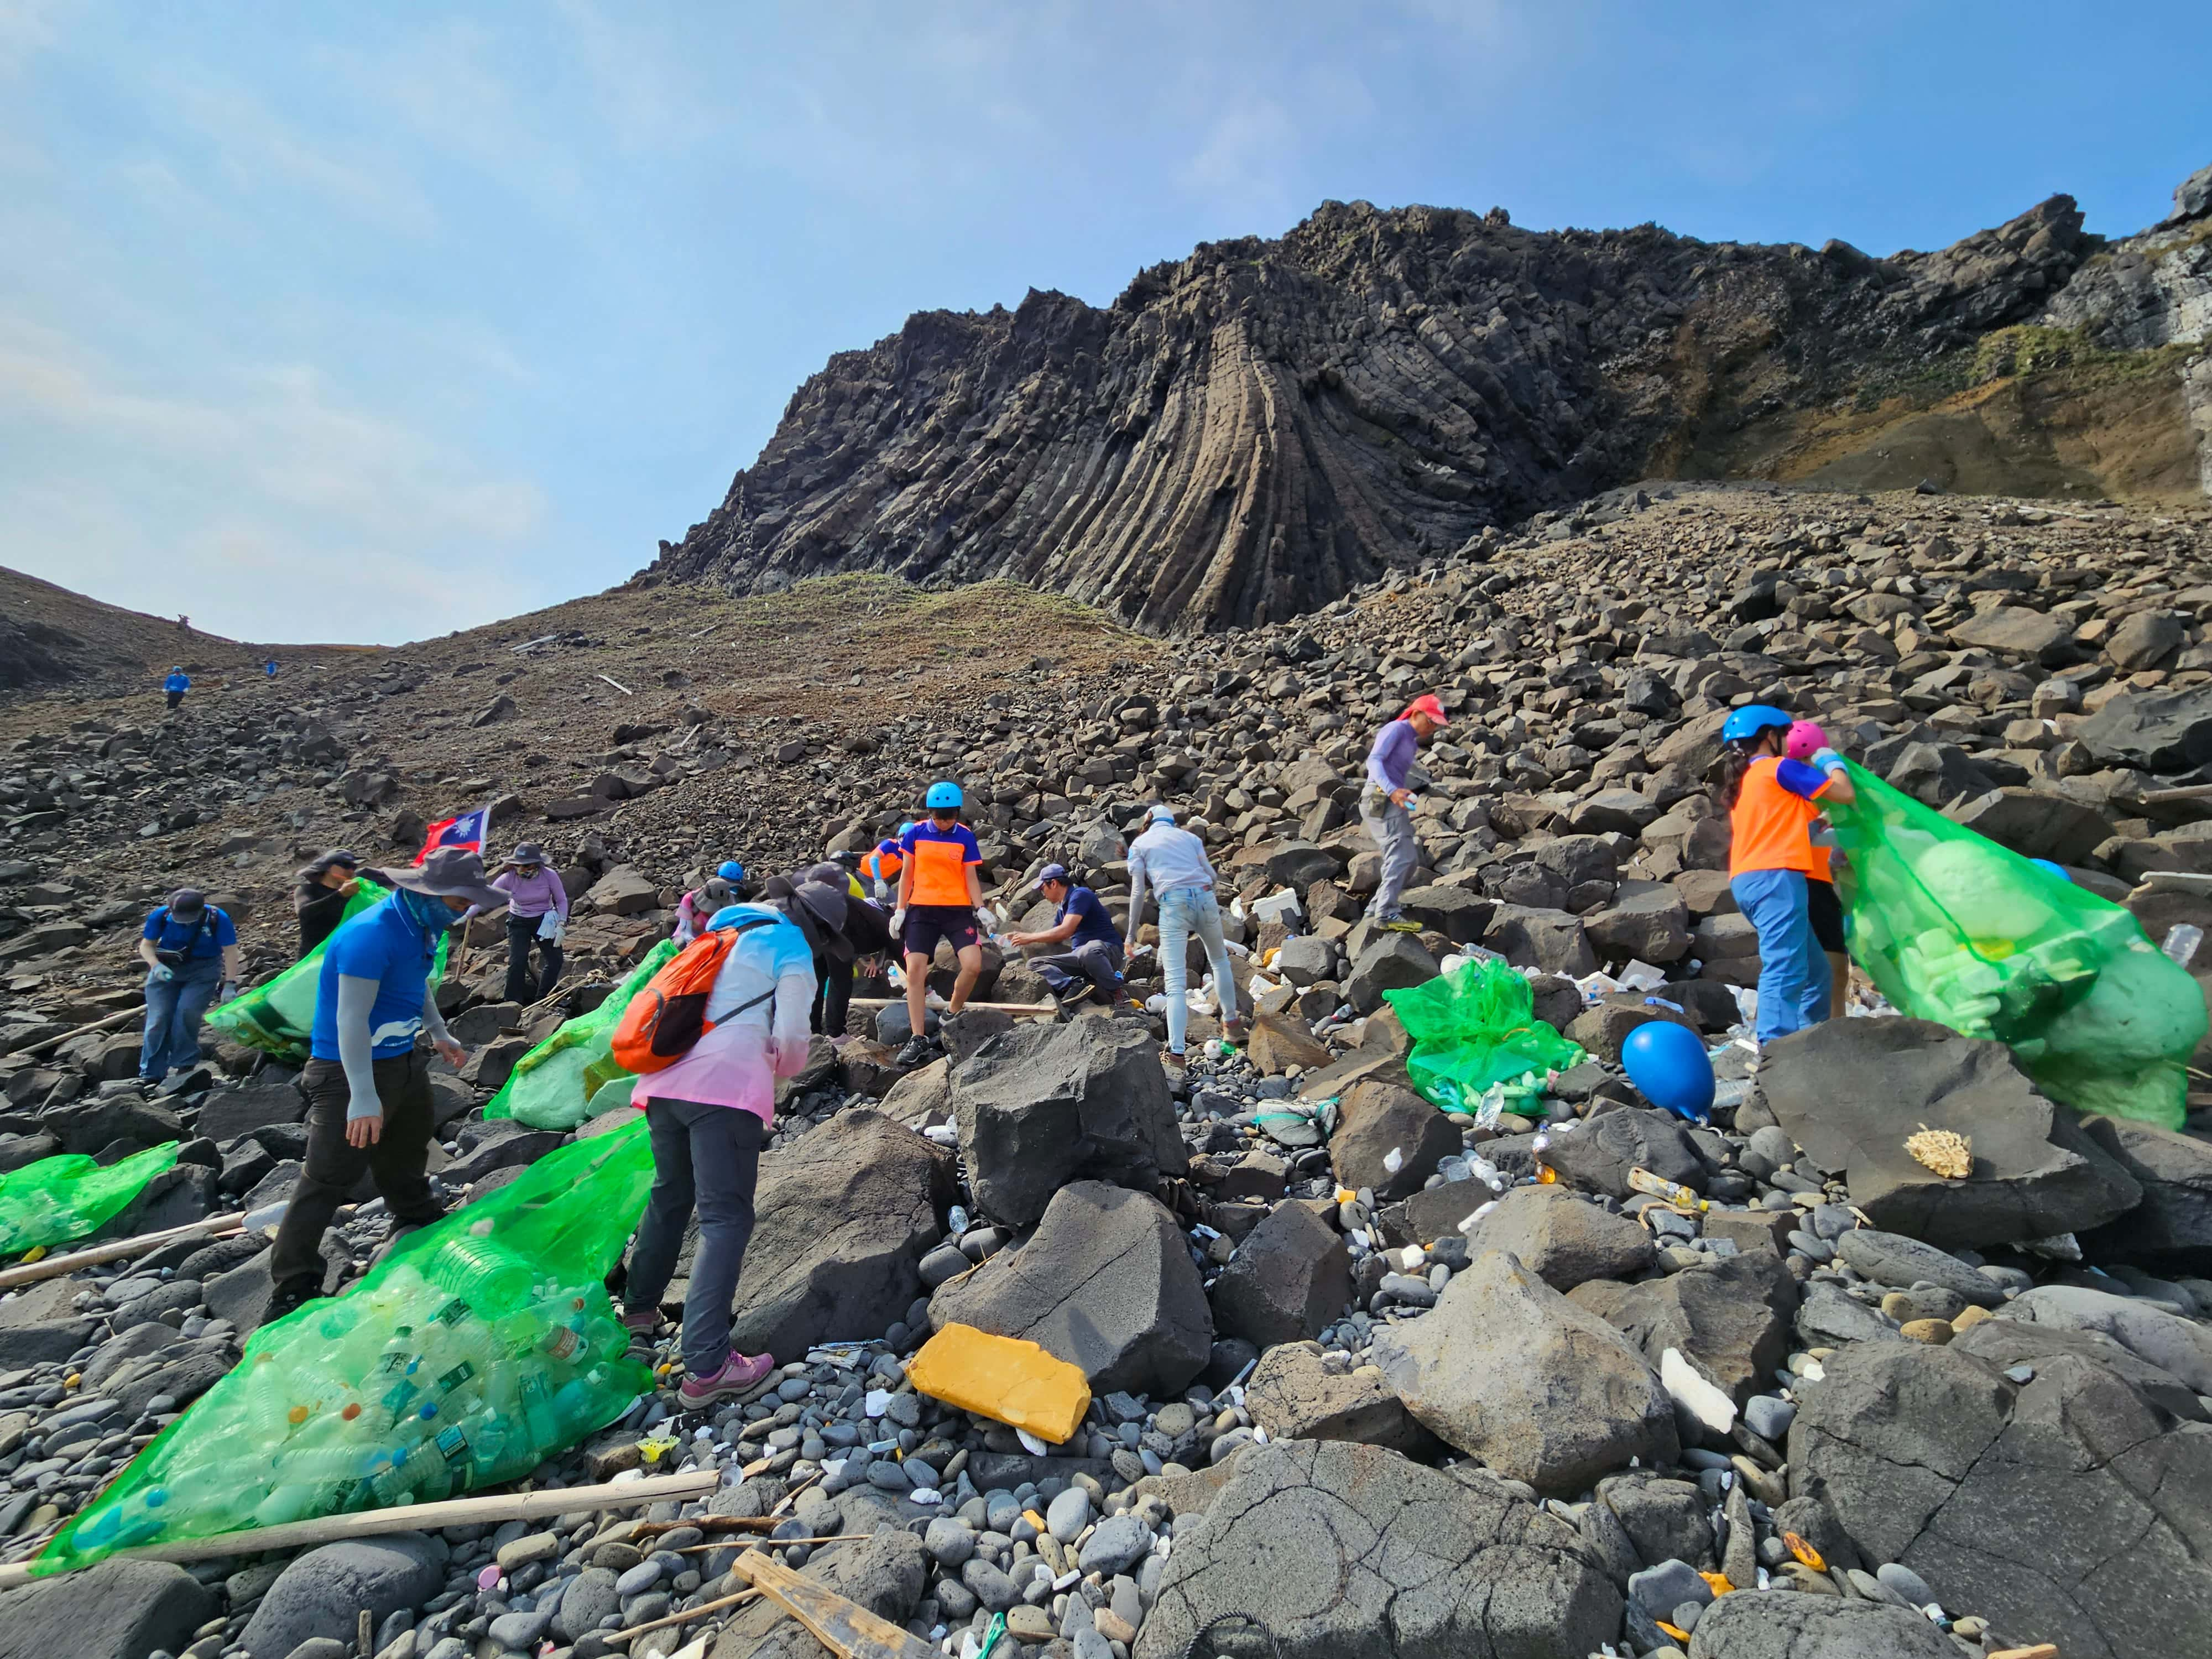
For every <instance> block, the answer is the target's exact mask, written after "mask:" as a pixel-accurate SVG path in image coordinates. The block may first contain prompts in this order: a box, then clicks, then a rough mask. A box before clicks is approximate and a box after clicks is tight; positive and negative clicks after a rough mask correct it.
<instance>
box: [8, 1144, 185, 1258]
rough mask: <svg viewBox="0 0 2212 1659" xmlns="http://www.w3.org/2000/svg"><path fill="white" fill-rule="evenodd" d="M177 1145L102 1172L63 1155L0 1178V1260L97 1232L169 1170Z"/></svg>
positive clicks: (78, 1154)
mask: <svg viewBox="0 0 2212 1659" xmlns="http://www.w3.org/2000/svg"><path fill="white" fill-rule="evenodd" d="M182 1145H183V1143H182V1142H181V1141H175V1140H173V1141H171V1142H169V1143H168V1145H167V1146H154V1147H149V1148H148V1149H147V1150H146V1151H145V1152H133V1153H132V1154H131V1156H130V1157H129V1158H120V1159H118V1160H117V1161H116V1162H115V1163H113V1164H109V1165H107V1167H106V1168H105V1169H102V1168H101V1167H100V1165H99V1164H95V1163H94V1162H93V1161H92V1160H91V1159H90V1158H87V1157H86V1156H85V1155H84V1154H83V1153H82V1152H64V1153H62V1154H61V1155H60V1156H59V1157H58V1158H40V1160H39V1161H38V1162H37V1163H35V1164H25V1165H24V1166H23V1167H22V1168H21V1169H20V1170H15V1171H14V1172H13V1173H11V1174H9V1175H5V1176H0V1255H15V1253H16V1252H17V1251H19V1250H34V1249H38V1248H39V1246H40V1245H41V1244H66V1243H70V1241H71V1240H72V1239H78V1238H85V1237H89V1236H90V1235H92V1234H94V1233H96V1232H98V1231H100V1229H101V1228H102V1227H104V1226H106V1225H107V1224H108V1223H109V1222H110V1221H112V1220H113V1219H114V1218H116V1217H117V1216H118V1215H120V1214H121V1213H122V1212H123V1211H124V1209H125V1206H128V1205H129V1204H130V1202H131V1200H132V1199H134V1198H136V1197H137V1196H138V1194H139V1193H140V1192H141V1191H142V1190H143V1188H144V1187H145V1185H146V1183H147V1182H149V1181H151V1180H152V1179H153V1178H154V1177H155V1176H157V1175H159V1174H161V1171H162V1170H167V1169H169V1168H171V1167H173V1165H174V1164H175V1163H176V1161H177V1152H178V1149H179V1147H180V1146H182Z"/></svg>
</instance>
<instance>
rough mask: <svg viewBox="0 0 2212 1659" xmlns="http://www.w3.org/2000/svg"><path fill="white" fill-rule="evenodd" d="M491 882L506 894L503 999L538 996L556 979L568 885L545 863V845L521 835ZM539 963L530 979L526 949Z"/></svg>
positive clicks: (558, 979) (548, 991)
mask: <svg viewBox="0 0 2212 1659" xmlns="http://www.w3.org/2000/svg"><path fill="white" fill-rule="evenodd" d="M491 884H492V885H493V886H495V887H496V888H498V889H499V890H500V891H501V892H502V893H505V894H506V895H507V1000H508V1001H509V1002H520V1003H532V1002H542V1001H544V1000H545V999H546V998H547V997H549V996H550V995H552V994H553V987H555V986H556V985H558V984H559V983H560V982H561V963H562V957H561V933H562V929H563V928H565V927H567V926H568V889H567V888H565V887H563V886H562V884H561V878H560V876H559V874H558V873H557V872H555V871H553V870H552V869H550V867H548V866H547V865H546V862H545V849H544V848H542V847H540V846H539V845H538V843H537V842H534V841H526V842H522V843H520V845H519V846H517V847H516V848H515V849H514V851H513V854H510V855H509V857H508V859H507V864H506V866H505V867H504V868H503V869H501V871H500V872H499V873H498V874H497V875H495V876H494V877H493V878H492V880H491ZM533 945H534V946H536V947H537V950H538V955H539V956H540V957H543V958H544V967H543V969H542V970H541V971H540V972H539V974H538V975H537V977H536V978H535V979H534V980H533V979H532V975H531V972H530V951H531V947H532V946H533Z"/></svg>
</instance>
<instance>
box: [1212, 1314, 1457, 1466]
mask: <svg viewBox="0 0 2212 1659" xmlns="http://www.w3.org/2000/svg"><path fill="white" fill-rule="evenodd" d="M1244 1403H1245V1405H1246V1406H1248V1407H1250V1409H1251V1413H1252V1420H1253V1421H1254V1422H1255V1423H1256V1424H1258V1425H1260V1426H1261V1428H1263V1429H1265V1430H1267V1433H1268V1436H1269V1437H1271V1438H1273V1439H1276V1440H1352V1441H1357V1442H1358V1443H1360V1444H1362V1445H1367V1446H1387V1447H1389V1449H1391V1450H1393V1451H1401V1452H1403V1453H1405V1454H1406V1455H1407V1456H1408V1457H1419V1458H1431V1457H1434V1456H1435V1455H1437V1452H1439V1451H1440V1450H1442V1448H1441V1447H1440V1446H1439V1445H1438V1444H1437V1437H1436V1436H1434V1435H1432V1434H1431V1433H1430V1432H1429V1431H1427V1430H1426V1429H1425V1428H1423V1427H1422V1426H1421V1425H1420V1424H1419V1422H1418V1421H1416V1420H1415V1419H1414V1417H1413V1413H1410V1412H1408V1411H1407V1409H1406V1402H1405V1401H1402V1400H1401V1399H1399V1398H1398V1396H1397V1395H1395V1394H1393V1393H1391V1392H1390V1388H1389V1384H1388V1383H1385V1382H1384V1381H1383V1373H1382V1372H1381V1371H1380V1370H1377V1369H1376V1367H1375V1366H1373V1365H1361V1366H1358V1367H1357V1368H1356V1369H1354V1370H1349V1371H1332V1370H1329V1369H1328V1366H1327V1365H1326V1364H1323V1363H1322V1357H1321V1354H1320V1352H1318V1351H1317V1349H1316V1346H1315V1345H1314V1344H1312V1343H1309V1342H1285V1343H1284V1344H1283V1345H1282V1346H1280V1347H1275V1348H1270V1349H1268V1350H1267V1352H1265V1353H1264V1354H1262V1355H1261V1356H1260V1363H1259V1364H1258V1366H1257V1367H1256V1368H1255V1370H1253V1372H1252V1378H1251V1381H1250V1382H1249V1383H1246V1384H1245V1385H1244Z"/></svg>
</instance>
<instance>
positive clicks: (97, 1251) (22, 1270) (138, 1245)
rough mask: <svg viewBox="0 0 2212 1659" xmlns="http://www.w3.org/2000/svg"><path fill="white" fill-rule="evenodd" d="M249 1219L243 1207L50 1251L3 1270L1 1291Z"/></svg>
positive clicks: (0, 1281)
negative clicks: (66, 1250) (63, 1251)
mask: <svg viewBox="0 0 2212 1659" xmlns="http://www.w3.org/2000/svg"><path fill="white" fill-rule="evenodd" d="M245 1219H246V1212H244V1211H243V1210H240V1211H237V1212H234V1213H233V1214H230V1215H211V1216H210V1217H209V1218H207V1219H206V1220H204V1221H187V1222H186V1223H185V1225H183V1226H181V1227H167V1228H164V1229H163V1230H162V1231H160V1232H158V1233H141V1234H139V1235H138V1237H136V1238H112V1239H110V1240H109V1241H108V1242H107V1243H105V1244H95V1245H94V1246H92V1248H91V1249H84V1250H72V1251H70V1253H69V1254H68V1255H50V1256H47V1257H46V1259H45V1260H43V1261H30V1262H25V1263H23V1264H21V1266H18V1267H9V1268H7V1269H6V1270H4V1271H0V1291H9V1290H13V1289H15V1286H16V1285H34V1284H36V1283H37V1282H38V1281H39V1280H40V1279H58V1278H60V1277H61V1276H62V1275H63V1274H64V1273H75V1272H76V1270H77V1269H78V1268H79V1267H98V1266H99V1265H100V1263H101V1262H103V1261H120V1260H122V1259H123V1258H124V1257H125V1256H126V1255H137V1254H138V1253H139V1252H140V1251H141V1250H150V1249H153V1248H154V1247H155V1245H157V1244H169V1243H174V1242H175V1241H176V1240H178V1239H180V1238H190V1237H191V1236H192V1235H193V1234H195V1233H206V1232H228V1231H233V1230H234V1229H236V1228H237V1227H238V1226H239V1225H240V1224H241V1223H242V1222H244V1221H245Z"/></svg>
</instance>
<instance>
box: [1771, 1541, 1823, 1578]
mask: <svg viewBox="0 0 2212 1659" xmlns="http://www.w3.org/2000/svg"><path fill="white" fill-rule="evenodd" d="M1782 1544H1783V1547H1784V1548H1785V1549H1787V1550H1788V1551H1789V1552H1790V1554H1792V1555H1794V1556H1796V1558H1797V1559H1799V1560H1800V1561H1802V1562H1803V1563H1804V1564H1805V1565H1807V1566H1808V1567H1810V1568H1812V1569H1813V1571H1815V1572H1826V1571H1827V1570H1828V1563H1827V1560H1826V1558H1825V1557H1824V1556H1822V1555H1821V1553H1820V1551H1818V1550H1816V1549H1814V1547H1812V1546H1811V1545H1810V1544H1808V1543H1807V1542H1806V1541H1804V1540H1803V1539H1802V1538H1800V1537H1799V1536H1798V1535H1797V1534H1796V1533H1794V1532H1785V1533H1784V1534H1782Z"/></svg>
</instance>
